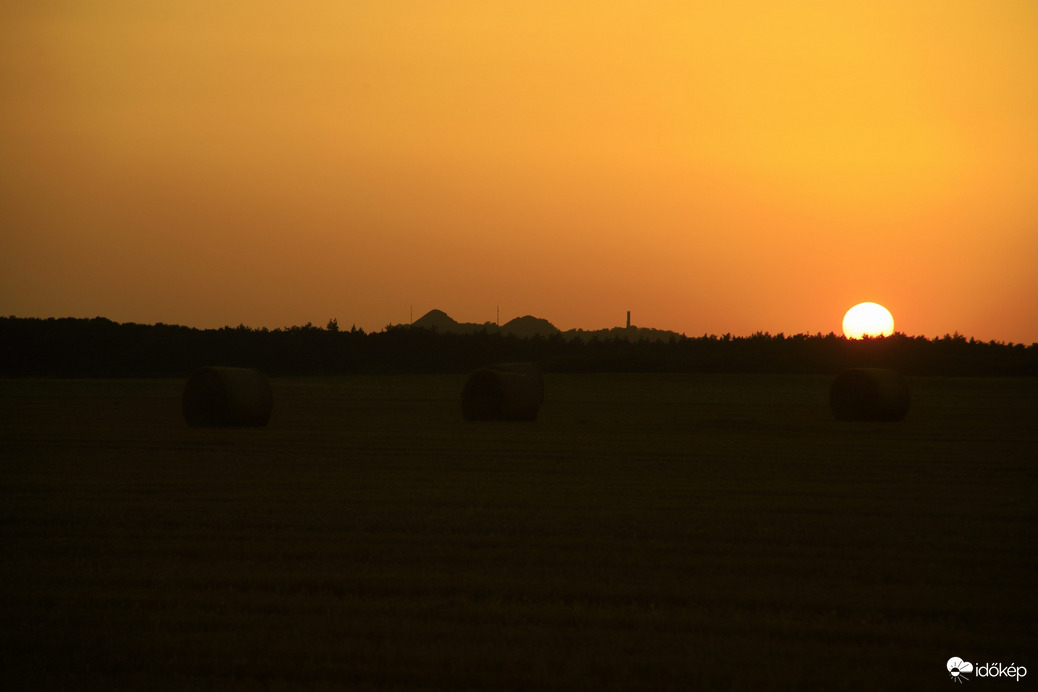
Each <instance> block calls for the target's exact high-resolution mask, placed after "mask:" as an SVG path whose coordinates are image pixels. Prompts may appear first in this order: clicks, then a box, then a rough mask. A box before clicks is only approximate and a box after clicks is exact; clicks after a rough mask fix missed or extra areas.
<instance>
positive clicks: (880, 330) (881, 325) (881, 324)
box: [843, 303, 894, 339]
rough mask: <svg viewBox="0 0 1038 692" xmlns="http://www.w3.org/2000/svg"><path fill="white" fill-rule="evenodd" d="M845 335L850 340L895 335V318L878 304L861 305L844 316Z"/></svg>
mask: <svg viewBox="0 0 1038 692" xmlns="http://www.w3.org/2000/svg"><path fill="white" fill-rule="evenodd" d="M843 333H844V335H845V336H846V337H847V338H848V339H861V338H862V337H865V336H890V335H891V334H893V333H894V316H893V315H891V314H890V310H887V309H886V308H885V307H883V306H882V305H879V304H878V303H859V304H857V305H855V306H854V307H853V308H851V309H850V310H848V311H847V314H845V315H844V316H843Z"/></svg>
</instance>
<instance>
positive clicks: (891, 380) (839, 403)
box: [829, 368, 911, 421]
mask: <svg viewBox="0 0 1038 692" xmlns="http://www.w3.org/2000/svg"><path fill="white" fill-rule="evenodd" d="M910 404H911V396H910V394H909V390H908V382H907V381H906V380H905V378H904V377H902V376H901V373H899V372H897V371H895V370H889V369H887V368H849V369H847V370H844V371H843V372H841V373H840V374H839V375H837V376H836V379H835V380H833V383H832V385H830V387H829V407H830V408H831V409H832V412H833V415H834V416H836V419H837V420H865V421H898V420H901V419H902V418H904V417H905V415H907V414H908V408H909V406H910Z"/></svg>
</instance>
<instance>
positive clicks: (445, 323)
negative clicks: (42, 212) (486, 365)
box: [411, 310, 498, 334]
mask: <svg viewBox="0 0 1038 692" xmlns="http://www.w3.org/2000/svg"><path fill="white" fill-rule="evenodd" d="M411 326H412V327H419V328H421V329H431V330H432V331H434V332H439V333H440V334H474V333H476V332H481V331H483V330H487V331H488V332H492V333H493V332H496V331H497V330H498V327H497V325H496V324H494V323H492V322H486V323H484V324H477V323H476V322H458V321H457V320H455V319H454V318H453V317H451V316H450V315H448V314H447V313H445V312H444V311H443V310H430V311H429V312H427V313H425V314H424V315H422V316H421V317H419V318H418V319H416V320H415V321H414V322H412V323H411Z"/></svg>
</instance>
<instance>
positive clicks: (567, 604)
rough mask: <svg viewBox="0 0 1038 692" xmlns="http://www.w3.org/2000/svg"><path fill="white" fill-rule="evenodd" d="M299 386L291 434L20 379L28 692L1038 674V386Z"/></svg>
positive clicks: (17, 556) (16, 388)
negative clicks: (524, 409) (968, 669)
mask: <svg viewBox="0 0 1038 692" xmlns="http://www.w3.org/2000/svg"><path fill="white" fill-rule="evenodd" d="M462 384H463V378H460V377H443V376H437V377H433V376H430V377H408V378H402V377H400V378H395V377H388V376H387V377H381V378H379V377H371V378H341V379H339V378H337V379H327V380H316V379H315V380H276V381H275V382H274V392H275V411H274V417H273V419H272V420H271V423H270V425H269V426H268V427H267V428H265V429H253V430H211V429H208V430H207V429H192V428H188V427H187V426H186V424H184V423H183V421H182V419H181V418H180V412H179V396H180V390H181V386H182V385H181V383H180V382H173V381H23V380H0V454H2V461H0V483H2V493H3V503H2V508H0V512H2V515H0V516H2V524H0V527H2V533H0V536H2V547H3V568H2V576H0V580H2V581H0V605H2V610H0V617H2V619H3V623H2V624H3V627H2V634H0V670H2V671H3V672H2V676H3V681H4V687H5V688H7V689H26V690H28V689H39V688H65V689H110V688H122V689H141V690H143V689H188V688H197V687H217V688H242V689H251V688H260V687H263V688H270V689H280V688H301V689H409V690H418V689H430V690H433V689H450V690H493V689H527V690H534V689H557V690H573V689H583V690H636V689H644V690H662V689H712V688H716V689H741V690H755V689H814V688H820V689H894V688H899V689H950V688H949V685H951V684H952V682H951V679H950V678H949V676H948V673H947V671H946V670H945V663H946V661H947V660H948V659H949V658H950V657H952V656H960V657H962V658H964V659H966V660H967V661H973V662H1001V663H1003V664H1005V665H1009V664H1010V663H1015V664H1017V665H1023V666H1026V667H1027V668H1028V669H1029V674H1028V676H1027V677H1028V678H1029V679H1027V680H1024V682H1023V685H1018V684H1017V683H1016V682H1015V681H1013V682H1010V681H1009V680H1006V679H999V680H991V679H983V678H976V677H975V678H973V679H971V680H970V687H971V688H973V689H1021V688H1022V687H1027V686H1028V685H1027V684H1026V683H1027V682H1032V683H1033V682H1034V680H1035V679H1036V678H1038V646H1036V643H1038V638H1036V625H1035V623H1036V620H1038V618H1036V616H1038V599H1036V598H1035V596H1034V591H1033V589H1034V585H1035V584H1036V583H1038V556H1036V550H1035V548H1036V546H1038V542H1036V539H1038V513H1036V508H1038V501H1036V491H1038V470H1036V459H1038V433H1036V432H1035V428H1036V427H1038V381H1036V380H1034V379H1016V380H985V379H914V380H911V385H912V391H913V409H912V411H911V412H910V413H909V416H908V418H907V419H906V420H905V421H903V422H901V423H894V424H890V423H875V424H872V423H839V422H836V421H834V420H833V419H832V417H831V415H830V413H829V410H828V405H827V399H826V391H827V387H828V379H827V378H814V377H779V376H775V377H768V376H725V375H716V376H693V375H677V376H655V375H610V376H604V375H586V376H561V375H556V376H549V377H548V378H547V380H546V390H547V401H546V403H545V405H544V407H543V409H542V412H541V416H540V419H539V420H538V421H537V422H536V423H465V422H464V421H463V420H462V418H461V413H460V404H459V401H458V393H459V392H460V389H461V386H462Z"/></svg>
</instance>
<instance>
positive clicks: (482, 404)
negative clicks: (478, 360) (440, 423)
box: [461, 363, 544, 420]
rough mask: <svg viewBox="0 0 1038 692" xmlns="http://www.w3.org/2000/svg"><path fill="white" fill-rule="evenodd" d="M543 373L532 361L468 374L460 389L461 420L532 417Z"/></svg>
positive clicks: (538, 403)
mask: <svg viewBox="0 0 1038 692" xmlns="http://www.w3.org/2000/svg"><path fill="white" fill-rule="evenodd" d="M543 401H544V377H543V376H542V375H541V370H540V368H538V367H537V366H536V365H535V364H533V363H502V364H500V365H492V366H490V367H487V368H481V369H479V370H476V371H475V372H473V373H472V374H471V375H469V377H468V380H466V382H465V387H464V388H463V389H462V390H461V411H462V414H463V415H464V416H465V420H536V419H537V412H538V411H539V410H540V408H541V403H542V402H543Z"/></svg>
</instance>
